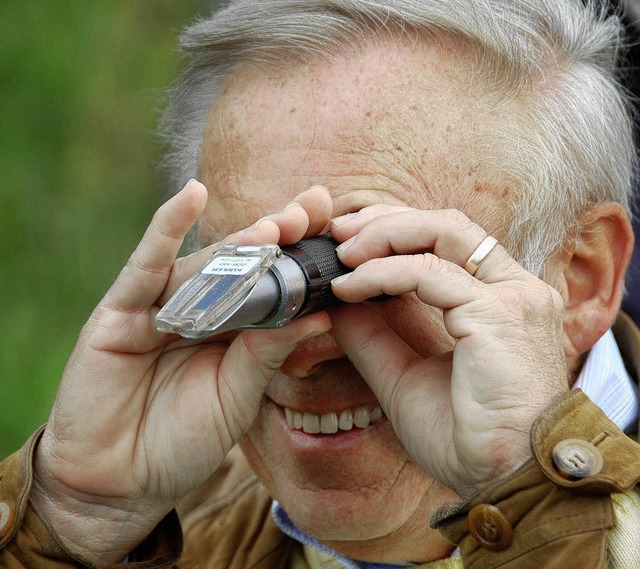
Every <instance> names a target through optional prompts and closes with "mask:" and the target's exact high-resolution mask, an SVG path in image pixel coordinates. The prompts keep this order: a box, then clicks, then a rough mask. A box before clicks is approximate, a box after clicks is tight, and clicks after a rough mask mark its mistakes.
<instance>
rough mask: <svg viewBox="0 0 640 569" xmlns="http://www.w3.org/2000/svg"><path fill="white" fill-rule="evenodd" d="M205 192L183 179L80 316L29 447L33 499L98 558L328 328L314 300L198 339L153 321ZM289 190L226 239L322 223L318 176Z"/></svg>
mask: <svg viewBox="0 0 640 569" xmlns="http://www.w3.org/2000/svg"><path fill="white" fill-rule="evenodd" d="M206 201H207V193H206V190H205V188H204V186H202V185H201V184H199V183H197V182H195V181H192V182H189V183H188V184H187V185H186V186H185V188H184V189H183V190H182V192H180V193H179V194H177V195H176V196H174V197H173V198H172V199H171V200H169V201H168V202H167V203H165V204H164V205H163V206H162V207H161V208H160V209H159V210H158V211H157V213H156V215H155V216H154V218H153V220H152V222H151V224H150V226H149V228H148V229H147V231H146V233H145V235H144V237H143V238H142V241H141V242H140V244H139V245H138V247H137V248H136V250H135V252H134V253H133V255H132V256H131V258H130V259H129V262H128V263H127V265H126V266H125V268H124V269H123V270H122V272H121V273H120V275H119V276H118V278H117V279H116V281H115V283H114V284H113V286H112V287H111V289H110V290H109V291H108V292H107V294H106V296H105V297H104V299H103V300H102V301H101V302H100V304H99V305H98V307H97V308H96V309H95V311H94V312H93V314H92V315H91V317H90V319H89V321H88V322H87V324H86V325H85V326H84V328H83V330H82V333H81V334H80V337H79V340H78V343H77V345H76V347H75V348H74V350H73V353H72V355H71V358H70V360H69V362H68V364H67V366H66V369H65V371H64V375H63V377H62V382H61V385H60V389H59V391H58V395H57V397H56V401H55V404H54V407H53V410H52V412H51V416H50V420H49V423H48V425H47V428H46V430H45V432H44V435H43V437H42V440H41V441H40V444H39V447H38V451H37V455H36V465H35V467H36V470H35V482H34V488H33V493H32V500H33V502H34V505H35V507H36V508H37V509H38V511H39V512H40V513H41V514H42V515H43V516H44V517H45V518H46V519H47V520H48V522H49V523H50V524H51V526H52V527H53V528H54V529H55V531H56V532H57V533H58V537H59V538H60V540H61V541H62V542H63V544H64V545H65V546H66V547H67V548H68V549H69V550H70V551H72V552H73V553H74V554H76V555H78V556H81V557H84V558H86V559H88V560H90V561H93V562H94V563H114V562H118V561H120V560H122V559H123V558H124V557H125V555H126V554H127V553H128V552H130V551H131V550H132V549H133V548H134V547H135V546H136V545H137V544H138V543H139V542H141V541H142V540H143V539H144V538H145V537H146V536H147V535H148V534H149V533H150V531H151V530H152V529H153V528H154V527H155V525H157V523H158V522H159V521H160V520H161V519H162V518H163V517H164V516H165V515H166V514H167V512H169V511H170V510H171V509H172V508H173V507H174V506H175V505H176V503H177V502H178V501H179V500H180V498H182V497H183V496H184V495H185V494H187V493H188V492H189V491H190V490H192V489H193V488H195V487H196V486H197V485H198V484H200V483H202V482H203V481H204V480H206V479H207V478H208V477H209V476H210V475H211V474H212V473H213V472H214V471H215V470H216V469H217V468H218V466H219V465H220V463H221V462H222V460H223V459H224V457H225V456H226V454H227V453H228V452H229V450H230V449H231V448H232V446H233V445H234V444H235V443H236V442H237V441H238V440H239V439H240V438H241V437H242V435H243V434H244V433H245V432H246V430H247V429H248V428H249V427H250V425H251V424H252V422H253V420H254V419H255V417H256V415H257V412H258V409H259V405H260V401H261V398H262V395H263V392H264V389H265V388H266V386H267V384H268V382H269V381H270V380H271V378H272V376H273V375H274V373H275V372H276V370H277V369H278V368H279V367H280V365H281V363H282V362H283V361H284V360H285V358H286V357H287V356H288V355H289V354H290V353H291V352H292V351H293V349H294V348H295V347H296V345H297V344H298V343H299V342H301V341H302V340H304V339H306V338H309V337H311V336H315V335H317V334H321V333H323V332H326V331H327V330H328V329H329V327H330V322H329V318H328V316H327V315H326V313H318V314H314V315H311V316H308V317H305V318H301V319H298V320H295V321H293V322H292V323H291V324H290V325H288V326H286V327H284V328H281V329H278V330H268V331H267V330H246V331H243V332H241V333H239V334H238V333H233V334H227V335H224V336H218V337H215V338H205V339H204V340H199V341H187V340H184V339H181V338H178V337H177V336H172V335H167V334H162V333H160V332H158V331H157V330H156V329H155V325H154V318H155V315H156V314H157V312H158V310H159V309H160V307H161V305H162V304H163V303H164V302H166V300H167V299H168V298H169V296H170V295H171V294H172V293H173V292H174V291H175V290H176V289H177V288H178V286H179V285H180V284H181V283H182V281H184V280H185V279H186V278H187V277H188V276H189V275H190V274H191V273H193V272H194V271H195V270H197V269H198V268H199V267H200V266H201V265H203V264H204V262H205V261H206V259H208V258H209V257H210V256H211V253H212V250H213V248H214V247H215V246H212V247H210V248H207V249H205V250H203V251H200V252H198V253H195V254H193V255H191V256H189V257H186V258H184V259H179V260H177V261H176V255H177V254H178V250H179V248H180V246H181V244H182V241H183V239H184V236H185V234H186V233H187V232H188V230H189V229H190V227H191V226H192V225H193V224H194V223H195V221H196V220H197V218H198V217H199V216H200V214H201V213H202V212H203V210H204V208H205V205H206ZM294 202H295V205H293V206H290V207H288V208H285V210H283V211H282V212H281V213H280V214H276V215H273V216H269V217H268V218H264V219H263V220H262V221H261V222H260V223H258V224H257V225H254V226H252V227H251V228H249V229H247V230H244V231H241V232H238V233H236V234H234V235H231V236H229V237H228V238H227V239H226V240H225V241H236V242H238V243H241V244H245V245H247V244H262V243H282V244H289V243H294V242H296V241H298V240H299V239H301V238H303V237H305V236H308V235H315V234H317V233H319V232H320V231H321V230H322V228H323V227H325V226H326V225H327V223H328V220H329V218H330V215H331V200H330V197H329V194H328V192H327V191H326V190H325V189H324V188H312V189H310V190H308V191H307V192H304V193H303V194H300V195H299V196H297V198H295V200H294Z"/></svg>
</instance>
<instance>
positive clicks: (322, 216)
mask: <svg viewBox="0 0 640 569" xmlns="http://www.w3.org/2000/svg"><path fill="white" fill-rule="evenodd" d="M332 207H333V204H332V202H331V196H330V194H329V191H328V190H327V189H326V188H325V187H323V186H313V187H312V188H309V189H308V190H306V191H305V192H302V193H300V194H298V195H297V196H296V197H294V198H293V199H292V200H291V202H289V203H288V204H287V205H286V206H285V207H284V208H283V209H282V210H281V211H280V212H278V213H275V214H271V215H268V216H265V217H263V218H261V219H259V220H258V221H257V222H256V223H254V224H253V225H252V226H250V227H248V228H246V229H243V230H241V231H238V232H236V233H232V234H231V235H228V236H227V237H225V238H224V239H223V240H222V241H220V242H218V243H214V244H213V245H209V246H208V247H205V248H204V249H201V250H200V251H197V252H195V253H192V254H191V255H188V256H187V257H183V258H181V259H177V260H176V262H175V266H174V268H173V270H172V272H171V276H170V278H169V281H168V282H167V286H166V288H165V290H164V291H163V293H162V295H161V297H160V299H159V302H158V303H159V305H160V306H163V305H164V304H166V302H167V301H168V300H169V298H171V296H172V295H173V294H174V293H175V292H176V290H178V288H179V287H180V285H181V284H182V283H183V282H184V281H185V280H187V279H188V278H189V277H190V276H191V275H192V274H194V273H195V272H196V271H199V270H200V269H202V267H203V266H205V265H206V264H207V263H208V262H209V261H210V260H211V257H212V255H213V254H214V253H215V252H216V251H217V250H218V249H219V248H220V246H221V245H222V244H224V243H237V244H239V245H264V244H265V243H279V244H281V245H289V244H292V243H296V242H297V241H300V239H303V238H304V237H306V236H309V235H317V234H318V233H322V232H323V231H324V229H325V228H326V226H327V224H328V222H329V218H330V217H331V211H332Z"/></svg>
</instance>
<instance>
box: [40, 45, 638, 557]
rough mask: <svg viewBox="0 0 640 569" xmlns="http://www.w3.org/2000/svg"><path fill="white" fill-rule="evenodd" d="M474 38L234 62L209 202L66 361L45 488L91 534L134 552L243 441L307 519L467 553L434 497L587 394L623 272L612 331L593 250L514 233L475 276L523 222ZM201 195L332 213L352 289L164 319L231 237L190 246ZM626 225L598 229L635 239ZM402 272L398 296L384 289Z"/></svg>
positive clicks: (80, 539) (186, 200) (262, 212)
mask: <svg viewBox="0 0 640 569" xmlns="http://www.w3.org/2000/svg"><path fill="white" fill-rule="evenodd" d="M459 48H460V46H455V45H446V44H443V45H442V46H440V47H438V48H436V47H433V46H429V45H421V46H412V47H408V46H402V45H397V44H393V45H392V46H382V47H371V48H368V49H367V50H365V52H364V53H362V54H354V55H353V56H350V57H349V58H345V59H344V60H336V61H334V62H332V63H331V64H328V63H323V64H318V65H315V66H297V67H293V68H292V69H291V70H289V71H288V72H286V73H284V72H282V71H277V70H273V69H271V70H268V71H262V72H260V70H256V69H250V70H238V71H236V72H235V73H234V74H233V80H232V81H229V82H228V83H227V85H226V86H225V88H224V89H223V91H222V92H221V94H220V95H219V96H218V98H217V99H216V101H215V102H214V104H213V106H212V109H211V112H210V114H209V118H208V120H207V125H206V128H205V135H204V136H205V138H204V145H203V149H202V155H201V162H200V178H201V179H202V181H203V182H204V184H205V186H206V187H207V189H208V192H209V194H208V196H209V199H208V202H207V203H205V202H206V199H207V195H206V193H205V189H204V188H203V187H202V185H200V184H199V183H197V182H190V183H189V184H187V186H186V188H185V189H184V190H183V191H182V192H181V193H180V194H178V195H177V196H176V197H175V198H173V199H172V200H170V201H169V202H168V203H167V204H165V205H164V206H163V207H162V208H161V209H160V210H159V211H158V213H157V214H156V216H155V217H154V220H153V221H152V223H151V225H150V228H149V230H148V231H147V233H146V234H145V236H144V238H143V240H142V241H141V243H140V245H139V247H138V249H137V250H136V252H135V253H134V254H133V256H132V257H131V260H130V261H129V263H128V264H127V266H126V267H125V268H124V269H123V271H122V273H121V275H120V276H119V277H118V279H117V281H116V282H115V283H114V285H113V287H112V288H111V289H110V291H109V292H108V294H107V295H106V297H105V299H104V300H103V301H102V302H101V303H100V305H99V306H98V307H97V309H96V311H95V312H94V313H93V315H92V317H91V319H90V320H89V322H88V323H87V325H86V326H85V328H84V329H83V331H82V333H81V336H80V339H79V341H78V344H77V346H76V348H75V350H74V353H73V355H72V357H71V359H70V361H69V364H68V366H67V368H66V370H65V373H64V377H63V379H62V383H61V387H60V391H59V393H58V396H57V399H56V403H55V405H54V408H53V410H52V414H51V420H50V423H49V425H48V427H47V430H46V432H45V434H44V437H43V439H42V442H41V444H40V447H39V451H38V456H37V462H36V467H37V468H36V484H35V488H34V495H33V499H34V501H35V503H36V504H37V505H38V507H39V509H40V510H41V511H42V512H43V513H44V514H45V515H46V516H47V517H48V518H49V519H50V520H51V523H52V525H53V527H56V528H57V530H58V533H59V534H60V536H61V539H62V540H63V542H64V543H65V544H66V545H67V546H68V547H69V548H70V549H72V550H73V551H75V552H77V553H79V554H81V555H84V556H86V557H87V558H90V559H93V560H95V561H97V562H113V561H117V560H119V559H121V558H122V557H123V556H124V554H126V552H127V551H129V550H131V548H133V547H134V546H135V545H136V544H137V543H138V542H139V541H140V540H142V539H143V538H144V537H145V536H146V535H147V534H148V533H149V532H150V531H151V529H152V528H153V527H154V526H155V525H156V524H157V523H158V521H159V520H160V519H161V518H162V516H163V515H165V514H166V512H167V511H169V510H170V509H171V508H172V507H174V506H175V505H176V503H177V502H178V501H179V499H180V498H181V497H183V496H184V495H186V494H187V493H188V492H189V491H190V490H191V489H193V488H195V487H196V486H197V485H198V484H199V483H201V482H202V481H204V480H205V479H206V478H207V477H209V476H210V475H211V474H212V473H213V472H215V470H216V468H217V467H218V466H219V465H220V463H221V461H222V460H223V458H224V456H225V454H226V453H227V452H228V451H229V449H230V448H231V447H232V446H233V444H235V443H236V442H238V441H240V440H242V445H243V449H244V451H245V454H246V455H247V457H248V459H249V461H250V463H251V465H252V467H253V468H254V470H255V471H256V473H257V474H258V476H259V477H260V478H261V479H262V481H263V482H264V484H265V485H266V487H267V488H268V489H269V491H270V492H271V493H272V495H273V496H274V497H275V498H276V499H278V500H280V501H281V503H282V504H283V506H284V507H285V509H286V510H287V512H288V513H289V515H290V516H291V517H292V518H293V520H294V521H295V522H296V523H297V524H298V525H299V526H300V527H301V528H302V529H304V530H305V531H307V532H309V533H311V534H313V535H315V536H316V537H318V538H319V539H321V540H322V541H324V542H325V543H327V544H329V545H330V546H332V547H334V548H336V549H338V550H340V551H342V552H344V553H346V554H348V555H352V556H354V557H359V558H362V559H367V560H372V561H394V560H395V561H399V560H411V561H428V560H431V559H437V558H439V557H442V556H446V555H447V554H448V553H449V552H450V550H451V546H450V545H449V544H447V543H445V542H444V541H443V540H442V538H441V537H440V536H439V534H438V533H437V532H435V531H433V530H431V529H429V528H428V519H429V516H430V515H431V514H432V513H433V511H434V510H435V509H436V508H437V507H438V506H439V505H441V504H442V503H444V502H447V501H451V500H454V499H457V497H458V496H463V497H464V496H467V495H469V494H470V493H472V492H473V491H475V490H477V489H479V488H481V487H482V486H484V485H487V484H489V483H491V482H493V481H494V480H495V479H496V478H497V477H499V476H501V475H503V474H505V473H508V472H510V471H511V470H513V469H514V468H516V467H517V466H518V465H520V464H522V462H523V461H525V460H526V459H527V458H528V456H529V450H528V431H529V428H530V425H531V423H532V421H533V420H534V419H535V418H536V417H537V416H538V414H539V413H540V412H541V411H542V410H543V409H544V408H545V407H547V406H548V404H549V403H550V402H551V401H553V400H554V399H556V398H557V397H559V396H561V395H562V394H563V393H564V392H566V391H567V389H568V388H569V384H570V377H571V373H572V372H574V371H575V369H576V366H577V364H578V360H579V358H580V357H581V355H582V354H583V353H584V352H585V351H586V350H587V349H588V348H589V347H590V346H591V345H592V344H593V342H594V341H595V339H597V333H598V331H599V330H600V329H606V327H607V325H609V324H610V320H611V319H612V318H613V316H612V315H613V314H615V311H616V310H617V308H616V307H615V306H614V305H615V303H616V299H615V296H616V295H617V294H618V292H617V289H616V291H614V292H615V294H612V295H610V296H611V298H612V299H613V300H612V301H611V303H612V306H613V308H610V309H608V312H606V314H605V311H604V310H603V311H601V312H602V314H601V313H600V312H597V311H596V310H595V309H592V312H593V314H591V315H590V317H591V320H590V325H591V328H590V330H591V329H593V330H595V332H593V338H592V337H591V336H590V335H589V334H591V332H589V334H587V335H585V334H586V332H584V330H583V328H584V326H583V327H580V326H578V327H577V328H576V327H575V326H574V325H573V323H572V322H573V320H572V319H571V318H570V316H571V314H573V313H574V312H575V310H576V308H575V307H576V306H580V303H579V300H580V299H577V300H574V296H575V293H576V291H580V290H583V289H584V287H581V286H578V285H580V283H581V282H582V281H584V282H592V281H593V279H592V278H591V279H590V277H589V275H588V274H586V271H584V270H583V271H582V273H579V272H577V271H573V272H572V271H569V270H568V268H569V267H571V259H572V256H571V255H572V254H573V255H574V256H575V254H576V253H575V252H576V251H577V252H579V251H580V249H579V247H574V248H567V249H566V251H567V253H566V254H565V253H562V254H559V255H557V256H554V258H553V259H551V260H550V262H549V264H548V267H547V271H546V273H545V279H546V281H547V282H543V281H542V280H540V279H538V278H536V277H534V276H533V275H531V274H529V273H527V272H526V271H524V270H523V269H522V268H521V267H520V266H519V265H518V264H517V263H516V262H515V261H514V260H513V259H512V258H511V257H510V256H509V254H508V253H507V252H506V251H505V250H504V249H503V248H502V247H501V246H499V245H498V246H497V247H496V248H495V249H494V250H493V251H492V252H491V253H490V254H489V255H488V256H487V258H486V260H485V261H484V262H483V263H482V265H481V266H480V268H479V269H478V271H477V273H476V274H475V276H471V275H470V274H468V273H467V272H466V271H465V270H464V269H463V268H462V266H463V265H464V264H465V262H466V260H467V259H468V258H469V256H470V255H471V253H472V252H473V251H474V249H475V248H476V247H477V246H478V244H479V243H480V242H481V241H482V240H483V239H484V238H485V236H486V235H487V234H488V233H489V234H493V235H495V236H496V237H498V238H500V237H501V236H502V235H503V234H504V231H505V227H506V223H507V221H508V217H509V210H508V208H506V207H505V201H504V200H505V198H506V197H507V196H508V195H509V192H510V188H509V187H508V184H506V183H505V182H504V181H503V180H501V179H499V177H498V176H494V175H493V174H492V173H490V172H485V171H484V170H483V168H482V161H481V159H480V158H481V157H478V155H477V154H476V153H475V152H474V151H473V149H474V144H473V143H474V136H476V135H477V134H478V133H480V132H482V129H483V125H484V124H485V122H483V121H487V119H488V117H490V116H491V113H492V112H493V109H492V107H491V106H490V105H487V104H486V102H485V103H483V101H482V100H481V99H479V98H477V97H475V96H473V93H471V92H470V91H469V86H468V83H467V81H466V79H465V78H466V76H467V74H466V66H467V63H466V59H465V57H464V50H462V51H461V49H459ZM338 85H339V87H340V88H336V86H338ZM492 118H494V119H497V118H499V117H498V116H496V117H492ZM317 184H323V185H324V186H326V187H327V188H329V190H327V189H325V188H323V187H318V186H317ZM308 187H311V189H309V190H308V191H305V192H303V193H299V192H300V190H302V189H304V188H308ZM288 202H290V205H289V206H288V207H285V206H286V204H287V203H288ZM281 208H283V209H282V210H281V211H280V213H273V212H276V211H278V210H280V209H281ZM604 213H605V214H606V216H607V219H614V220H616V219H622V218H623V216H622V215H621V214H620V211H619V209H616V207H615V206H609V209H607V210H606V211H604ZM347 214H353V215H347ZM200 216H202V223H201V228H200V239H201V241H202V242H203V244H205V245H207V244H209V243H216V242H219V241H221V240H222V239H224V240H225V241H230V240H233V241H236V242H240V243H243V244H259V243H268V242H276V243H281V244H289V243H294V242H295V241H297V240H299V239H300V238H302V237H304V236H311V235H318V234H320V233H322V232H323V231H325V230H326V229H330V230H331V232H332V233H333V235H334V236H335V237H336V238H337V239H338V240H339V241H341V242H347V243H345V245H344V246H343V248H342V250H341V251H340V253H339V254H340V257H341V259H342V260H343V262H344V263H345V264H346V265H348V266H350V267H352V268H354V269H355V270H354V272H353V273H351V275H350V277H349V278H347V279H346V280H344V281H342V282H340V283H335V285H334V291H335V294H336V295H337V296H339V297H340V298H342V299H343V300H345V301H346V304H344V305H343V306H341V307H339V308H336V309H332V310H331V311H330V312H329V313H318V314H314V315H310V316H306V317H303V318H300V319H298V320H295V321H294V322H293V323H292V324H290V325H289V326H287V327H285V328H282V329H280V330H272V331H262V330H252V331H244V332H241V333H230V334H226V335H224V336H221V337H213V338H208V339H206V340H204V341H185V340H181V339H179V338H177V337H173V336H167V335H164V334H160V333H158V332H156V331H155V329H154V326H153V317H154V315H155V314H156V313H157V311H158V309H159V307H160V306H162V305H163V304H164V302H166V300H167V299H168V298H169V296H170V294H171V293H172V292H174V291H175V290H176V289H177V287H178V286H179V284H180V283H181V282H183V281H184V279H185V278H186V277H187V276H188V275H190V274H191V273H192V272H193V271H195V270H196V269H197V268H198V267H199V266H201V265H202V264H203V263H204V262H205V261H206V259H207V258H209V257H210V255H211V252H212V250H213V249H214V248H215V244H214V245H212V246H211V247H208V248H206V249H204V250H202V251H200V252H198V253H196V254H194V255H192V256H190V257H187V258H184V259H178V260H177V261H175V262H174V260H175V257H176V255H177V252H178V248H179V245H180V243H181V241H182V238H183V237H184V235H185V234H186V232H187V231H188V229H189V227H190V226H191V225H192V224H193V223H194V222H195V221H196V219H197V218H198V217H200ZM263 216H267V217H263ZM261 217H262V220H261V221H260V222H259V223H258V224H254V222H255V220H256V219H258V218H261ZM600 218H603V215H602V214H598V212H596V214H595V215H594V216H592V217H591V218H590V219H592V220H593V219H596V220H598V219H600ZM620 223H621V224H622V225H620V226H621V227H622V226H623V225H624V224H623V223H622V222H620ZM252 224H253V225H252ZM249 226H250V227H249ZM245 227H249V228H248V229H243V228H245ZM607 227H609V226H607ZM607 227H604V226H603V228H602V229H603V230H602V232H601V233H599V234H598V235H605V236H608V235H612V236H613V237H615V236H616V235H615V232H614V231H613V229H611V230H610V231H609V230H608V229H607ZM616 227H617V226H616ZM623 234H624V230H620V232H619V234H618V235H617V237H620V236H621V235H622V236H624V235H626V234H624V235H623ZM354 237H355V241H353V240H351V241H350V239H352V238H354ZM613 237H612V238H611V240H610V241H611V242H614V239H613ZM598 239H599V238H593V239H591V240H589V241H588V242H585V243H587V244H586V245H584V246H585V247H587V248H588V247H593V244H594V243H597V242H599V241H598ZM627 240H628V239H627ZM618 241H620V242H622V241H621V240H620V239H618ZM572 251H573V252H574V253H572ZM625 251H626V249H625V250H624V251H622V250H621V251H620V252H619V254H616V255H613V257H615V258H620V259H623V260H624V257H625V255H626V254H627V253H626V252H625ZM598 258H599V257H598ZM623 265H624V262H622V263H621V266H623ZM581 266H582V267H583V268H584V266H585V264H584V263H583V264H582V265H581ZM616 270H617V273H616V275H617V276H616V278H615V279H614V278H613V277H612V278H611V279H609V280H610V281H611V282H613V281H614V280H616V279H617V280H616V282H617V281H619V280H621V278H620V276H619V275H618V273H620V272H622V273H623V272H624V267H623V268H622V269H619V268H618V269H616ZM600 272H602V271H600ZM609 272H611V271H609ZM578 273H579V274H580V275H582V277H581V278H582V280H580V279H578V280H576V279H577V277H576V274H578ZM607 274H609V273H607ZM587 277H589V278H587ZM551 285H553V286H551ZM603 286H604V285H603ZM613 286H614V285H611V287H613ZM616 286H617V285H616ZM380 293H387V294H390V295H392V296H393V297H394V298H392V299H390V300H387V301H384V302H378V303H375V302H367V299H369V298H372V297H375V296H377V295H379V294H380ZM618 302H619V296H618ZM567 306H568V307H571V310H570V311H568V310H567V309H566V307H567ZM593 306H595V304H593ZM563 307H564V308H563ZM582 320H584V318H582ZM563 326H564V331H563ZM576 330H577V331H578V332H579V333H578V332H576ZM600 333H601V332H600ZM377 404H379V405H381V406H382V408H383V409H384V412H385V415H386V417H384V418H383V419H381V420H380V421H378V422H376V423H374V424H372V425H371V426H370V427H368V428H366V429H356V430H352V431H349V432H345V433H338V434H337V435H326V436H317V435H308V434H305V433H303V432H301V431H292V430H290V429H289V428H288V427H287V425H286V421H285V419H284V411H283V408H284V407H289V408H291V409H294V410H298V411H307V412H311V413H315V414H324V413H329V412H333V411H341V410H344V409H350V408H354V407H358V406H363V405H365V406H372V405H377Z"/></svg>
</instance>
